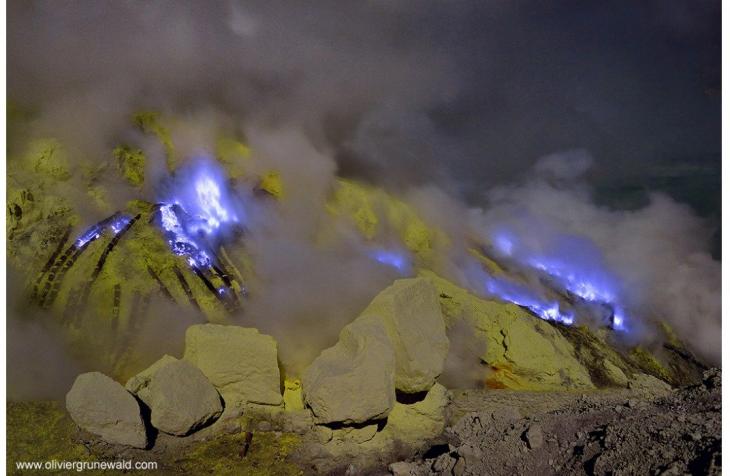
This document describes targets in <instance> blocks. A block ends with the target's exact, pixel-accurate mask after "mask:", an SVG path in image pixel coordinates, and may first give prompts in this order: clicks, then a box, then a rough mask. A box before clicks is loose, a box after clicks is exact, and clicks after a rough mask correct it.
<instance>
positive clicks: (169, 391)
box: [143, 360, 223, 436]
mask: <svg viewBox="0 0 730 476" xmlns="http://www.w3.org/2000/svg"><path fill="white" fill-rule="evenodd" d="M145 393H146V395H145V399H144V400H143V401H144V402H145V403H146V404H147V406H149V407H150V420H151V422H152V426H154V427H155V428H157V429H158V430H160V431H164V432H165V433H169V434H171V435H180V436H182V435H187V434H189V433H192V432H193V431H195V430H197V429H199V428H201V427H203V426H205V425H206V424H207V423H209V422H211V421H212V420H214V419H215V418H217V417H218V416H219V415H220V414H221V413H222V412H223V405H222V404H221V399H220V395H218V392H217V391H216V389H215V388H214V387H213V385H211V383H210V382H209V381H208V379H207V378H205V375H203V372H201V371H200V369H198V368H196V367H194V366H193V365H192V364H190V363H189V362H186V361H184V360H177V361H174V362H170V363H168V364H166V365H164V366H163V367H162V368H160V369H159V370H157V371H156V372H155V373H154V376H153V378H152V379H151V381H150V383H149V386H148V387H147V389H146V392H145Z"/></svg>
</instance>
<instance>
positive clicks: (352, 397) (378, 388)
mask: <svg viewBox="0 0 730 476" xmlns="http://www.w3.org/2000/svg"><path fill="white" fill-rule="evenodd" d="M394 370H395V354H394V351H393V346H392V344H391V342H390V339H389V338H388V333H387V331H386V329H385V326H384V324H383V322H382V320H380V319H378V318H377V317H375V316H367V317H364V318H359V319H357V320H355V321H354V322H352V323H350V324H348V325H347V326H345V328H344V329H343V330H342V332H341V333H340V340H339V342H337V344H336V345H335V346H333V347H330V348H329V349H326V350H324V351H323V352H322V353H321V354H320V355H319V357H317V358H316V359H315V360H314V362H312V364H311V365H310V366H309V367H308V368H307V370H306V371H305V372H304V377H303V379H302V384H303V391H304V392H303V393H304V401H305V403H306V405H307V406H308V407H309V408H310V409H311V410H312V413H313V414H314V420H315V422H317V423H334V422H342V423H346V424H352V423H362V422H365V421H368V420H375V419H381V418H385V417H386V416H387V415H388V413H390V410H391V409H392V408H393V404H394V403H395V371H394Z"/></svg>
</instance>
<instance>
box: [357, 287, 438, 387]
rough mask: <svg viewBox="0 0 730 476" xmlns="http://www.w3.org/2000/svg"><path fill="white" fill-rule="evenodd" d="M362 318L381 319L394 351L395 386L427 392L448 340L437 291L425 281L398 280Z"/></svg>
mask: <svg viewBox="0 0 730 476" xmlns="http://www.w3.org/2000/svg"><path fill="white" fill-rule="evenodd" d="M361 316H377V317H378V318H380V319H382V321H383V323H384V324H385V328H386V330H387V332H388V336H389V338H390V341H391V344H392V346H393V349H394V351H395V387H396V389H397V390H400V391H402V392H405V393H418V392H425V391H428V390H429V389H430V388H431V387H432V386H433V384H434V383H435V382H436V378H437V377H438V376H439V375H440V374H441V372H442V371H443V369H444V363H445V361H446V355H447V354H448V352H449V339H448V338H447V336H446V325H445V324H444V318H443V316H442V314H441V305H440V303H439V296H438V292H437V291H436V288H435V287H434V285H433V284H432V283H431V282H430V281H429V280H428V279H425V278H412V279H399V280H396V281H395V282H394V283H393V285H391V286H390V287H388V288H387V289H385V290H384V291H382V292H381V293H380V294H378V295H377V296H376V297H375V299H373V301H372V302H371V303H370V305H369V306H368V307H367V308H366V309H365V311H363V312H362V314H361Z"/></svg>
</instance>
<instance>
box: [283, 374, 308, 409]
mask: <svg viewBox="0 0 730 476" xmlns="http://www.w3.org/2000/svg"><path fill="white" fill-rule="evenodd" d="M284 408H285V409H286V410H287V411H297V410H304V401H303V400H302V382H301V380H299V379H295V378H286V379H284Z"/></svg>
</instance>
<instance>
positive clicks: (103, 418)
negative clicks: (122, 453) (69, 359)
mask: <svg viewBox="0 0 730 476" xmlns="http://www.w3.org/2000/svg"><path fill="white" fill-rule="evenodd" d="M66 409H67V410H68V412H69V414H70V415H71V418H72V419H73V421H74V422H75V423H76V424H77V425H79V426H80V427H81V428H83V429H84V430H86V431H88V432H90V433H94V434H96V435H99V436H100V437H101V438H102V439H103V440H104V441H107V442H109V443H114V444H120V445H129V446H133V447H135V448H145V447H146V446H147V434H146V430H145V425H144V422H143V421H142V416H141V413H140V407H139V403H138V402H137V400H136V399H135V398H134V397H133V396H132V394H130V393H129V392H127V391H126V390H125V389H124V387H122V386H121V385H120V384H119V383H117V382H115V381H114V380H112V379H110V378H109V377H107V376H106V375H104V374H102V373H100V372H89V373H85V374H81V375H79V376H78V377H76V381H75V382H74V384H73V386H72V387H71V390H70V391H69V392H68V394H67V395H66Z"/></svg>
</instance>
